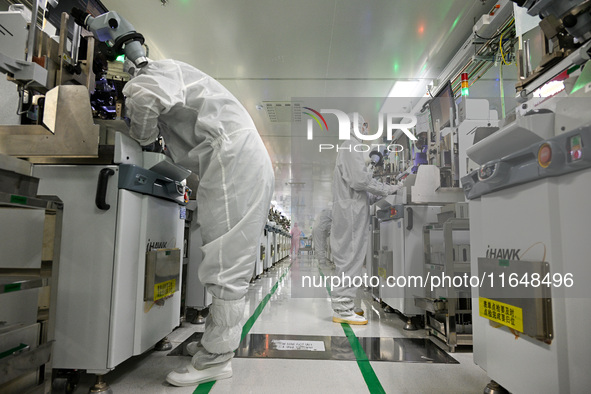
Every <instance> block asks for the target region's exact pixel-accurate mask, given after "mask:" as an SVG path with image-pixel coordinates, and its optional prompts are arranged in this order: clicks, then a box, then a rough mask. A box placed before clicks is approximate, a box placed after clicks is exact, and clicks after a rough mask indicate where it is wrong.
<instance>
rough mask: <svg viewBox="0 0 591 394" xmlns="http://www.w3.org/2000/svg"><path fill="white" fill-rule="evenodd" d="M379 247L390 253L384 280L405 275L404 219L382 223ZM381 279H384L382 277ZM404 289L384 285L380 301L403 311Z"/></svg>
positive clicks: (390, 284)
mask: <svg viewBox="0 0 591 394" xmlns="http://www.w3.org/2000/svg"><path fill="white" fill-rule="evenodd" d="M380 226H381V227H380V245H381V247H382V250H386V251H391V252H392V255H391V256H392V261H391V262H390V266H387V267H386V272H385V274H386V275H385V276H386V279H388V277H389V278H390V279H389V281H390V282H391V281H392V279H394V278H397V277H399V276H403V275H405V267H404V255H405V253H404V252H405V250H404V246H405V245H404V231H405V230H404V219H395V220H390V221H387V222H382V223H381V225H380ZM382 279H384V277H383V276H382ZM404 297H405V289H404V287H398V286H392V283H388V282H386V283H385V286H384V287H382V300H383V301H384V302H385V303H386V304H388V305H389V306H390V307H391V308H393V309H396V310H398V311H400V312H402V311H403V310H404Z"/></svg>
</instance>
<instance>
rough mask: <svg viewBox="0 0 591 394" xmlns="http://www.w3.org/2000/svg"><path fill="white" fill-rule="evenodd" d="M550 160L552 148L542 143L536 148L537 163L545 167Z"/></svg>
mask: <svg viewBox="0 0 591 394" xmlns="http://www.w3.org/2000/svg"><path fill="white" fill-rule="evenodd" d="M551 161H552V148H551V147H550V145H548V144H543V145H542V146H541V147H540V149H539V150H538V164H539V165H540V167H542V168H546V167H548V166H549V165H550V162H551Z"/></svg>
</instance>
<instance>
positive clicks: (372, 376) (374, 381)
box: [318, 268, 386, 394]
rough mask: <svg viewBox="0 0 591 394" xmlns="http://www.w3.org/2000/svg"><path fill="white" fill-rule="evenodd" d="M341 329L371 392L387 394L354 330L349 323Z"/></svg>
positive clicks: (327, 289) (342, 324) (328, 289)
mask: <svg viewBox="0 0 591 394" xmlns="http://www.w3.org/2000/svg"><path fill="white" fill-rule="evenodd" d="M318 271H320V275H322V280H324V273H323V272H322V270H321V269H320V268H318ZM326 291H328V295H330V288H329V286H328V283H327V284H326ZM341 327H343V331H345V335H346V336H347V339H348V340H349V344H350V345H351V348H352V349H353V354H355V359H356V360H357V365H358V366H359V370H360V371H361V375H363V380H365V384H366V385H367V388H368V389H369V392H370V393H372V394H374V393H376V394H378V393H385V392H386V391H385V390H384V388H383V387H382V384H381V383H380V380H379V379H378V377H377V375H376V373H375V371H374V370H373V368H372V366H371V364H370V363H369V360H368V359H367V355H366V354H365V350H363V347H362V346H361V343H359V339H357V336H356V335H355V333H354V332H353V329H352V328H351V326H350V325H349V324H347V323H341Z"/></svg>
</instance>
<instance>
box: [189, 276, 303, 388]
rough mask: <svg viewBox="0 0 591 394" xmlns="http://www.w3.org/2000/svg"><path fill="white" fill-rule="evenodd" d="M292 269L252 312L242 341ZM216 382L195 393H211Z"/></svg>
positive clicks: (202, 386)
mask: <svg viewBox="0 0 591 394" xmlns="http://www.w3.org/2000/svg"><path fill="white" fill-rule="evenodd" d="M290 269H291V264H290V265H289V266H288V267H287V271H285V273H284V274H283V275H281V277H280V278H279V280H277V282H276V283H275V284H274V285H273V287H272V288H271V291H270V292H269V294H267V295H266V296H265V298H263V299H262V301H261V302H260V303H259V305H258V306H257V307H256V309H255V310H254V313H253V314H252V316H250V317H249V318H248V320H247V321H246V323H244V326H243V327H242V336H241V337H240V341H242V340H243V339H244V337H246V335H247V334H248V332H249V331H250V329H251V328H252V326H253V325H254V323H255V322H256V320H257V319H258V317H259V316H260V315H261V313H262V312H263V309H265V306H266V305H267V303H268V302H269V300H270V299H271V297H272V296H273V294H274V293H275V291H277V288H278V287H279V283H281V281H282V280H283V278H285V275H287V273H288V272H289V270H290ZM215 382H216V381H215V380H214V381H212V382H207V383H201V384H200V385H199V386H197V388H196V389H195V391H193V394H207V393H209V392H210V391H211V389H212V388H213V385H214V384H215Z"/></svg>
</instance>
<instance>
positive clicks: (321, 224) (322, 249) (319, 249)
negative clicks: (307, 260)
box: [312, 208, 332, 266]
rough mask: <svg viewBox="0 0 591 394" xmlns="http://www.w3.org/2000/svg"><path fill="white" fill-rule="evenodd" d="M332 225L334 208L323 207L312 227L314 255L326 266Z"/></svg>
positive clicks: (319, 262) (319, 263)
mask: <svg viewBox="0 0 591 394" xmlns="http://www.w3.org/2000/svg"><path fill="white" fill-rule="evenodd" d="M331 225H332V210H331V209H330V208H326V209H323V210H322V211H321V212H320V214H318V216H316V219H314V227H313V228H312V243H313V245H314V256H316V259H317V260H318V265H319V266H322V265H324V266H326V265H327V264H328V259H327V258H326V247H327V240H328V237H329V236H330V226H331Z"/></svg>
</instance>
